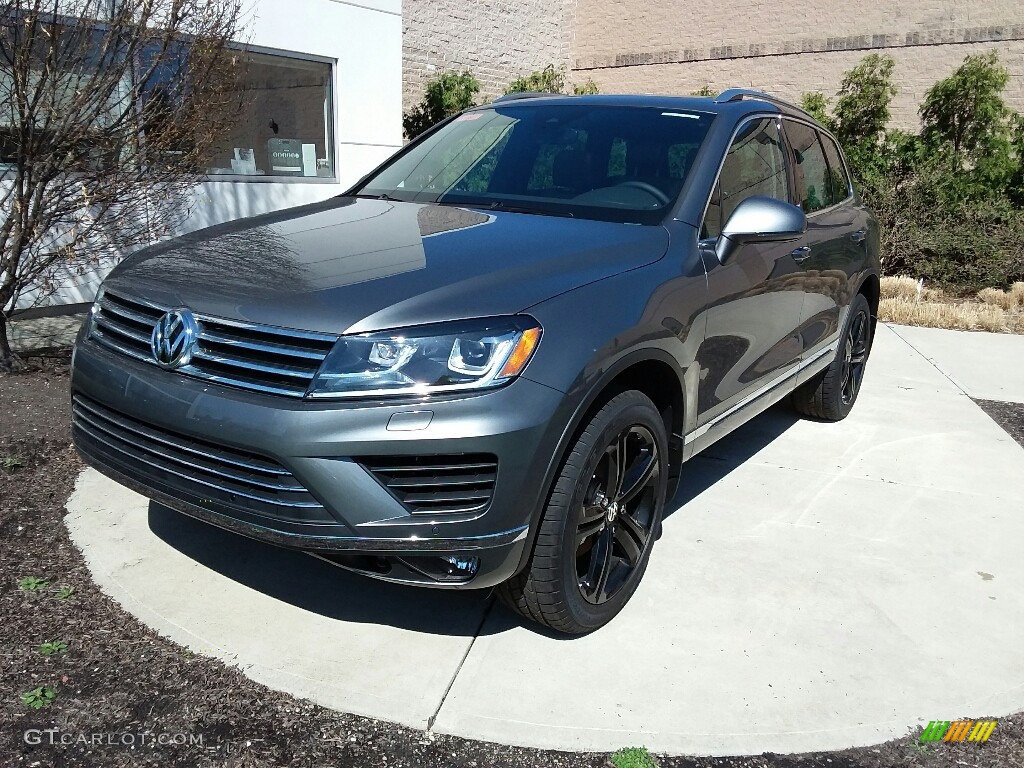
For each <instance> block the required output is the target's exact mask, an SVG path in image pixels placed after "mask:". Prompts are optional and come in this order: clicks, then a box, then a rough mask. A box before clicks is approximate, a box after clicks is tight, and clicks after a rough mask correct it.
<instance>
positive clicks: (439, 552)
mask: <svg viewBox="0 0 1024 768" xmlns="http://www.w3.org/2000/svg"><path fill="white" fill-rule="evenodd" d="M72 393H73V396H74V398H75V416H74V419H73V425H74V426H73V436H74V441H75V445H76V447H77V448H78V450H79V452H80V453H81V454H82V456H83V457H84V458H85V460H86V461H87V462H88V463H89V464H91V465H92V466H94V467H95V468H96V469H98V470H99V471H101V472H103V473H104V474H106V475H108V476H109V477H111V478H112V479H114V480H116V481H117V482H119V483H121V484H123V485H125V486H127V487H129V488H132V489H133V490H135V491H137V492H139V493H142V494H143V495H146V496H148V497H149V498H151V499H153V500H154V501H156V502H158V503H160V504H163V505H165V506H167V507H170V508H172V509H175V510H177V511H179V512H182V513H185V514H187V515H190V516H192V517H195V518H197V519H200V520H203V521H205V522H208V523H212V524H214V525H217V526H220V527H222V528H225V529H227V530H231V531H234V532H236V533H240V534H243V535H245V536H249V537H251V538H254V539H259V540H261V541H266V542H269V543H272V544H275V545H278V546H284V547H289V548H294V549H300V550H304V551H308V552H311V553H314V554H317V555H318V556H321V557H324V558H325V559H329V560H331V561H332V562H335V563H337V564H339V565H342V566H344V567H348V568H353V569H355V570H359V571H361V572H365V573H367V574H368V575H372V576H377V577H380V578H386V579H389V580H393V581H401V582H408V583H416V584H423V585H429V586H442V587H460V586H461V587H474V588H478V587H489V586H493V585H495V584H498V583H500V582H502V581H505V580H506V579H508V578H510V577H511V576H512V575H514V574H515V572H516V571H517V570H518V569H519V568H520V567H521V566H522V565H523V564H524V560H525V555H526V547H527V546H528V543H529V540H530V537H529V526H530V524H531V522H532V521H533V520H534V519H535V518H536V512H537V510H538V509H539V507H540V504H541V503H542V501H543V491H544V486H545V478H546V476H547V473H548V471H549V468H550V464H551V459H552V454H553V452H554V451H555V450H556V445H557V443H558V440H559V437H560V435H561V431H562V428H563V427H564V425H563V424H561V423H560V421H561V418H560V414H561V412H562V408H563V401H564V398H565V396H564V395H563V394H562V393H561V392H558V391H556V390H553V389H551V388H549V387H546V386H543V385H541V384H537V383H535V382H532V381H529V380H527V379H519V380H517V381H515V382H513V383H512V384H510V385H509V386H507V387H504V388H502V389H499V390H495V391H491V392H486V393H480V394H476V395H472V396H461V397H452V398H444V399H442V398H431V399H429V400H423V399H420V400H416V401H413V400H409V401H398V400H390V401H381V400H378V401H372V402H351V403H349V402H345V403H323V402H307V401H298V400H290V399H288V398H283V397H277V396H273V395H263V394H259V393H253V392H246V391H243V390H238V389H233V388H230V387H224V386H220V385H215V384H211V383H209V382H204V381H201V380H197V379H193V378H190V377H187V376H183V375H181V374H177V373H173V372H167V371H164V370H161V369H159V368H157V367H156V366H151V365H147V364H146V363H144V362H139V361H135V360H132V359H130V358H127V357H125V356H122V355H119V354H117V353H114V352H111V351H108V350H106V349H104V348H102V347H99V346H98V345H96V344H93V343H90V342H89V341H87V340H85V341H83V340H80V341H79V344H78V345H77V348H76V352H75V358H74V369H73V374H72ZM426 411H429V412H430V414H431V415H430V418H429V419H427V418H426V417H425V416H424V412H426ZM396 414H401V415H400V416H399V417H398V418H395V416H396ZM405 414H416V415H415V416H412V417H409V416H405ZM396 424H397V425H398V426H399V427H400V428H399V429H395V425H396ZM389 427H390V428H389ZM410 427H411V428H410ZM185 451H188V453H184V452H185ZM465 455H470V456H492V457H494V458H495V460H496V464H497V469H496V472H494V473H493V486H492V491H491V494H490V499H489V501H488V502H487V503H486V505H485V506H484V507H482V508H481V509H477V510H470V511H456V512H437V511H431V510H430V509H427V510H424V509H421V508H417V507H415V506H410V504H409V503H406V502H405V501H403V500H400V498H399V495H397V494H396V493H395V492H394V489H391V490H389V489H388V488H386V487H385V485H384V484H383V482H382V481H381V480H380V479H379V476H378V475H375V474H374V473H373V472H371V471H370V470H369V469H368V468H367V466H372V465H373V464H374V463H375V461H376V460H377V459H378V458H380V457H388V458H389V459H390V458H395V457H397V459H398V460H401V461H412V462H420V461H425V460H429V459H431V457H439V456H443V457H449V458H452V457H456V458H457V457H459V456H465ZM183 456H185V457H194V458H195V466H194V467H193V468H192V469H191V470H190V469H189V468H188V466H187V465H186V463H185V462H184V461H182V457H183ZM250 456H251V457H254V458H253V459H252V461H254V462H257V463H258V466H259V467H261V468H262V467H263V466H264V464H266V465H268V466H272V467H279V468H280V469H279V470H277V469H275V470H274V471H278V472H279V475H274V476H272V477H273V478H278V477H286V478H288V482H290V483H294V485H295V489H298V490H294V489H289V490H288V493H284V494H281V496H282V498H288V499H296V498H299V499H308V503H307V502H303V503H302V504H295V505H291V506H284V505H278V504H276V503H271V502H267V501H265V500H260V499H262V498H263V496H264V495H265V494H262V493H261V494H254V495H251V496H250V495H248V494H247V493H246V490H247V489H246V488H245V487H244V486H242V487H240V486H239V483H238V482H237V481H236V479H232V480H230V481H224V482H223V483H221V482H220V481H219V480H218V477H219V476H218V475H214V474H210V473H211V472H218V471H219V470H220V469H223V468H225V467H227V468H228V469H231V468H232V467H234V466H235V465H234V464H231V465H222V464H215V463H212V462H211V458H212V459H216V460H218V461H220V460H221V459H223V457H227V458H226V459H224V460H226V461H232V462H235V463H241V461H240V459H239V457H243V458H245V457H250ZM172 462H173V463H172ZM211 467H212V469H211ZM261 471H265V470H263V469H261ZM266 471H269V470H266ZM229 474H231V473H229ZM259 477H260V478H263V479H266V476H265V475H260V476H259ZM197 478H206V480H205V481H203V480H197ZM211 481H212V482H211ZM197 482H205V485H197ZM275 482H276V480H275ZM267 493H268V494H271V495H273V493H276V491H274V492H267ZM257 497H259V499H257ZM254 499H256V500H254ZM446 562H452V563H455V564H456V566H453V567H452V568H449V571H450V572H449V573H447V574H446V573H445V572H444V569H445V563H446ZM467 563H471V564H472V566H471V567H469V566H468V565H466V564H467Z"/></svg>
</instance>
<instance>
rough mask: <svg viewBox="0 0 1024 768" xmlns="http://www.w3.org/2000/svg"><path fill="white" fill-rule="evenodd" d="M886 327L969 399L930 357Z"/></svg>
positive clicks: (963, 390) (961, 388)
mask: <svg viewBox="0 0 1024 768" xmlns="http://www.w3.org/2000/svg"><path fill="white" fill-rule="evenodd" d="M886 327H888V329H889V330H890V331H892V332H893V334H895V336H896V338H898V339H899V340H900V341H902V342H903V343H904V344H906V345H907V346H908V347H910V348H911V349H912V350H914V351H915V352H917V354H919V355H920V356H921V357H923V358H924V359H925V360H927V361H928V365H930V366H931V367H932V368H934V369H935V370H936V371H938V372H939V373H941V374H942V375H943V376H944V377H945V379H946V380H947V381H948V382H949V383H950V384H952V385H953V386H954V387H956V388H957V390H959V392H960V394H962V395H964V396H965V397H968V398H971V396H970V395H969V394H967V391H966V390H965V389H964V388H963V387H961V386H960V385H959V384H957V383H956V381H954V380H953V378H952V377H951V376H950V375H949V374H948V373H946V372H945V371H944V370H942V369H941V368H939V366H938V365H936V364H935V361H934V360H932V359H931V358H930V357H928V355H926V354H925V353H924V352H922V351H921V350H920V349H918V348H917V347H915V346H914V345H913V344H911V343H910V342H909V341H907V339H905V338H903V336H902V335H901V334H900V332H899V331H897V330H896V327H895V326H893V325H888V324H887V326H886ZM973 399H974V398H971V400H972V401H973Z"/></svg>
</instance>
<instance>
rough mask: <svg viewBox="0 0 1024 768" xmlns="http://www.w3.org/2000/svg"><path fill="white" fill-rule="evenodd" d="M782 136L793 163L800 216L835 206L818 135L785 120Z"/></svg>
mask: <svg viewBox="0 0 1024 768" xmlns="http://www.w3.org/2000/svg"><path fill="white" fill-rule="evenodd" d="M786 136H788V137H789V143H790V145H791V146H792V147H793V155H794V159H795V160H796V167H795V171H796V173H795V176H796V200H797V202H798V203H799V205H800V207H801V208H803V209H804V213H813V212H814V211H820V210H821V209H822V208H828V207H829V206H830V205H832V204H833V203H835V202H838V201H837V200H835V199H834V198H833V186H832V178H831V176H830V175H829V168H828V162H827V161H826V160H825V152H824V150H823V149H822V147H821V142H820V141H819V139H818V132H817V131H816V130H814V129H813V128H811V127H810V126H809V125H807V124H805V123H797V122H794V121H792V120H787V121H786ZM843 197H846V195H843Z"/></svg>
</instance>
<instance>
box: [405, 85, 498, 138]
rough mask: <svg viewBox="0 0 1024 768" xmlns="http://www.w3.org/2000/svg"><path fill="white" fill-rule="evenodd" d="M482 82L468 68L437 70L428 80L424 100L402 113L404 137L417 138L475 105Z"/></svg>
mask: <svg viewBox="0 0 1024 768" xmlns="http://www.w3.org/2000/svg"><path fill="white" fill-rule="evenodd" d="M479 92H480V83H479V81H477V79H476V78H475V77H473V73H472V72H470V71H469V70H468V69H467V70H463V71H462V72H455V71H446V72H438V73H437V74H436V75H434V76H433V77H432V78H430V80H428V81H427V87H426V89H425V93H424V95H423V100H422V101H421V102H420V103H419V104H417V105H415V106H414V107H413V108H412V109H410V110H409V111H408V112H406V113H405V114H404V115H402V128H403V130H404V132H405V138H407V139H415V138H416V137H417V136H419V135H420V134H421V133H423V132H424V131H426V130H427V129H428V128H432V127H433V126H435V125H437V124H438V123H440V122H441V121H442V120H444V119H445V118H448V117H451V116H452V115H455V114H458V113H459V112H461V111H462V110H464V109H469V108H470V107H472V106H475V105H476V95H477V94H478V93H479Z"/></svg>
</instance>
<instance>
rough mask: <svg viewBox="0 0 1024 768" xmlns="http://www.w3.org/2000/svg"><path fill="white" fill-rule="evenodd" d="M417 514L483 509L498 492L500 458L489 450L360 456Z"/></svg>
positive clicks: (370, 469) (393, 493) (365, 464)
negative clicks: (451, 453)
mask: <svg viewBox="0 0 1024 768" xmlns="http://www.w3.org/2000/svg"><path fill="white" fill-rule="evenodd" d="M357 461H358V462H359V463H360V464H362V465H363V467H365V468H366V469H367V470H369V472H370V473H371V474H372V475H373V476H374V477H375V478H377V481H378V482H379V483H380V484H381V485H383V486H384V487H385V488H387V489H388V490H389V491H390V492H391V494H392V495H393V496H394V497H395V498H396V499H398V500H399V501H400V502H402V504H403V505H405V507H406V509H408V510H409V511H410V512H412V513H413V514H423V515H431V514H456V513H467V512H479V511H481V510H483V509H485V508H486V507H487V505H488V504H489V503H490V502H491V496H493V495H494V480H495V477H496V476H497V473H498V460H497V458H496V457H495V456H493V455H492V454H489V453H482V454H457V455H452V456H371V457H364V458H361V459H357Z"/></svg>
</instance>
